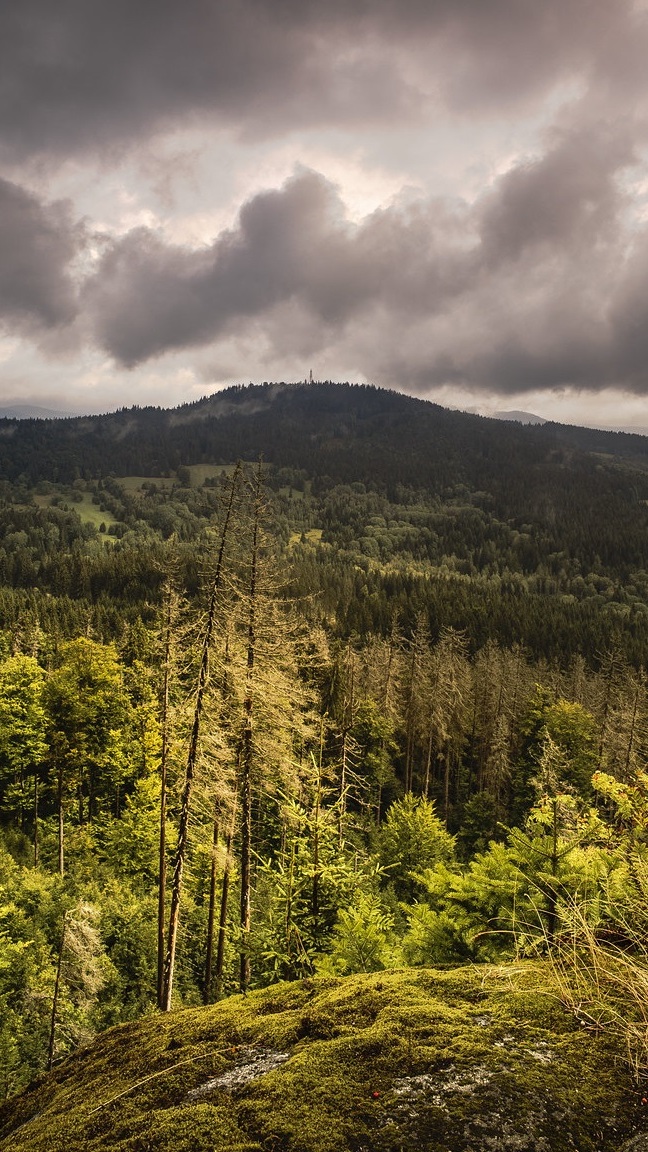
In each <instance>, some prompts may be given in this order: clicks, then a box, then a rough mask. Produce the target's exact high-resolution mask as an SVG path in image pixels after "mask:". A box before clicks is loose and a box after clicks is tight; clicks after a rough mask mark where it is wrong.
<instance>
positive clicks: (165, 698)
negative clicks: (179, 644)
mask: <svg viewBox="0 0 648 1152" xmlns="http://www.w3.org/2000/svg"><path fill="white" fill-rule="evenodd" d="M167 593H168V599H167V604H166V619H165V622H164V676H163V681H162V732H161V737H162V747H161V749H160V835H159V843H158V918H157V939H158V942H157V1003H158V1008H162V1009H163V1008H164V958H165V936H166V925H165V911H166V818H167V766H168V758H169V688H170V680H171V643H172V641H171V635H172V624H173V595H172V591H171V589H170V588H168V589H167Z"/></svg>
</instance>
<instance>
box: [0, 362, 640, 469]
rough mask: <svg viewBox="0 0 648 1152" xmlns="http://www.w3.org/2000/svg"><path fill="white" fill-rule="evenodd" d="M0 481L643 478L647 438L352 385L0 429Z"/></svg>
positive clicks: (229, 394) (235, 394) (261, 389)
mask: <svg viewBox="0 0 648 1152" xmlns="http://www.w3.org/2000/svg"><path fill="white" fill-rule="evenodd" d="M0 443H2V453H1V460H0V475H1V476H2V477H3V478H6V479H9V480H15V479H16V477H17V476H18V475H20V474H21V473H25V474H26V475H27V476H28V477H29V479H30V480H32V481H36V480H42V479H55V480H62V481H70V480H73V479H74V478H75V477H76V476H79V475H83V476H88V477H90V476H100V475H107V474H109V473H113V474H116V475H129V474H132V473H145V474H147V475H156V474H159V475H163V474H164V473H165V472H168V471H170V470H174V469H175V468H177V467H178V466H179V465H180V464H197V463H219V462H223V463H228V462H231V461H232V460H233V459H236V458H237V457H239V456H241V457H243V458H246V459H255V458H256V457H258V456H259V455H263V456H264V458H265V459H266V460H268V461H271V462H274V463H277V464H281V465H286V466H290V467H298V468H304V469H306V470H307V471H308V472H309V474H312V475H317V474H319V475H322V474H330V475H331V476H334V477H335V478H337V479H339V480H343V481H345V482H353V481H360V482H364V483H367V482H369V483H371V484H373V483H379V484H383V485H384V484H394V483H401V484H408V485H415V486H424V487H429V486H433V487H434V486H437V485H439V484H441V485H445V484H453V483H464V484H468V485H470V486H475V485H477V486H479V485H482V484H483V483H484V482H486V481H487V480H488V478H489V477H492V476H493V475H495V474H498V473H501V472H502V470H504V471H509V470H512V471H513V472H514V473H516V472H517V473H519V474H521V475H526V476H530V475H532V474H533V471H534V470H535V469H538V468H543V467H545V466H552V467H553V468H554V469H555V468H556V467H559V468H564V467H567V466H570V467H573V466H574V463H575V459H576V458H575V455H574V454H575V453H577V454H580V455H582V454H587V455H590V456H591V455H592V454H598V455H601V454H602V455H603V456H604V457H607V458H609V459H610V460H612V459H616V460H619V461H620V460H623V461H628V462H631V463H632V465H633V467H634V468H638V469H641V470H644V469H648V440H646V439H645V438H644V437H641V436H636V435H629V434H625V433H619V432H605V431H598V430H595V429H586V428H574V427H568V426H563V425H557V424H551V423H547V424H544V425H538V426H532V425H520V424H518V423H514V422H512V421H504V420H489V419H485V418H484V417H480V416H474V415H470V414H468V413H465V412H454V411H450V410H448V409H446V408H441V407H440V406H439V405H436V404H432V403H429V402H428V401H425V400H419V399H416V398H413V397H410V396H405V395H403V394H402V393H397V392H388V391H385V390H381V389H377V388H373V387H370V386H354V385H349V384H333V383H324V384H310V385H307V384H264V385H256V386H252V385H250V386H249V387H246V388H230V389H227V390H226V391H224V392H220V393H217V394H215V395H214V396H211V397H208V398H206V399H204V400H200V401H198V402H196V403H194V404H188V405H184V406H182V407H180V408H175V409H168V410H165V409H160V408H131V409H122V410H121V411H119V412H114V413H109V414H107V415H102V416H84V417H78V418H75V419H71V420H65V421H58V420H56V421H55V420H36V419H31V420H21V421H19V422H18V421H11V420H0Z"/></svg>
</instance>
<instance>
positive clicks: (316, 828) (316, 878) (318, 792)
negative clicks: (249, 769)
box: [311, 716, 324, 943]
mask: <svg viewBox="0 0 648 1152" xmlns="http://www.w3.org/2000/svg"><path fill="white" fill-rule="evenodd" d="M323 757H324V717H323V716H321V717H320V739H319V755H318V758H317V763H316V766H315V767H316V770H317V779H316V782H315V819H314V821H313V890H312V903H311V910H312V913H313V936H314V939H315V941H316V943H317V940H318V935H319V912H320V880H321V874H320V860H319V850H320V809H321V807H322V760H323Z"/></svg>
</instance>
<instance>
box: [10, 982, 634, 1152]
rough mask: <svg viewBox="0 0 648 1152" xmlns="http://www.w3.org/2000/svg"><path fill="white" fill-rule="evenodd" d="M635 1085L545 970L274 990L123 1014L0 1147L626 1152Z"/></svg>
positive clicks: (24, 1109) (23, 1107)
mask: <svg viewBox="0 0 648 1152" xmlns="http://www.w3.org/2000/svg"><path fill="white" fill-rule="evenodd" d="M643 1111H644V1106H643V1105H642V1093H641V1092H640V1091H638V1090H637V1088H636V1086H634V1085H633V1083H632V1080H631V1077H630V1074H629V1071H628V1069H627V1067H626V1064H625V1062H624V1058H623V1052H622V1051H621V1050H620V1048H619V1045H618V1043H617V1042H615V1041H614V1039H613V1038H611V1037H608V1036H606V1035H605V1034H603V1033H598V1034H593V1033H591V1032H587V1031H585V1030H584V1029H582V1028H580V1027H579V1026H578V1024H577V1022H576V1021H575V1020H574V1018H573V1017H572V1016H571V1015H570V1014H569V1013H568V1012H566V1011H565V1010H564V1009H563V1008H562V1006H561V1004H560V1000H559V998H558V996H557V994H556V992H555V990H554V989H553V987H552V984H551V979H550V976H549V975H548V974H547V972H546V971H545V970H544V969H543V968H542V967H541V966H538V965H529V966H520V967H517V968H494V967H484V968H461V969H457V970H453V971H445V972H439V971H421V970H416V971H413V970H407V971H402V972H401V971H398V972H380V973H376V974H373V975H367V976H352V977H347V978H345V979H337V980H336V979H315V980H305V981H303V982H301V983H294V984H281V985H275V986H273V987H271V988H268V989H265V990H263V991H261V992H255V993H252V994H251V995H249V996H247V997H245V998H244V997H241V996H236V997H233V998H232V999H230V1000H227V1001H224V1002H223V1003H221V1004H218V1005H214V1006H213V1007H210V1008H202V1009H190V1010H186V1011H184V1012H177V1013H173V1014H170V1015H168V1016H162V1017H156V1018H151V1019H147V1020H144V1021H141V1022H139V1023H137V1024H129V1025H125V1026H122V1027H119V1028H115V1029H113V1030H112V1031H110V1032H108V1033H106V1034H105V1035H103V1036H102V1037H100V1038H99V1039H98V1040H97V1041H96V1043H95V1044H93V1045H92V1047H90V1048H88V1049H86V1050H85V1051H83V1052H81V1053H79V1054H78V1055H77V1056H76V1057H74V1058H72V1059H70V1060H67V1061H66V1062H65V1063H64V1064H63V1065H61V1067H60V1068H58V1069H57V1070H56V1071H55V1072H54V1073H52V1074H51V1075H49V1076H46V1077H43V1078H42V1079H41V1080H40V1081H39V1082H38V1083H36V1084H35V1085H33V1086H32V1088H31V1089H30V1090H29V1091H27V1092H26V1093H24V1094H23V1095H22V1096H20V1097H18V1098H17V1099H15V1100H13V1101H10V1102H9V1103H8V1104H6V1105H5V1106H4V1108H3V1109H2V1111H1V1112H0V1149H1V1150H2V1152H9V1150H11V1152H94V1150H95V1149H113V1150H114V1152H225V1150H227V1152H234V1150H237V1152H260V1150H264V1152H266V1150H267V1152H279V1150H284V1149H285V1150H286V1152H347V1150H348V1152H410V1150H412V1152H413V1150H416V1152H481V1150H484V1152H486V1150H489V1152H527V1150H528V1152H574V1150H577V1152H618V1150H619V1148H620V1147H621V1145H622V1144H623V1141H624V1140H626V1139H630V1138H631V1137H632V1136H633V1134H636V1132H637V1131H638V1130H640V1129H641V1127H642V1125H641V1120H642V1117H643Z"/></svg>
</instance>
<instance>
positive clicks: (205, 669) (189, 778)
mask: <svg viewBox="0 0 648 1152" xmlns="http://www.w3.org/2000/svg"><path fill="white" fill-rule="evenodd" d="M239 472H240V466H239V465H238V464H237V466H236V468H235V470H234V475H233V476H232V481H231V487H230V495H229V501H228V505H227V511H226V513H225V519H224V521H223V528H222V531H221V538H220V547H219V551H218V560H217V562H216V571H215V573H214V579H213V581H212V589H211V596H210V600H209V608H208V611H207V622H206V624H205V632H204V636H203V643H202V654H201V660H200V672H199V674H198V690H197V692H196V702H195V705H194V715H193V725H192V729H191V738H190V741H189V751H188V753H187V765H186V768H185V779H184V787H183V790H182V804H181V808H180V820H179V823H178V846H177V849H176V857H175V866H174V869H173V885H172V889H171V908H170V910H169V932H168V939H167V949H166V956H165V959H164V988H163V1003H162V1007H163V1010H164V1011H165V1012H168V1011H169V1009H170V1008H171V995H172V991H173V970H174V967H175V956H176V945H177V940H178V923H179V920H180V896H181V892H182V873H183V870H184V864H185V858H186V854H187V839H188V835H189V814H190V811H191V793H192V789H193V782H194V776H195V771H196V763H197V760H198V744H199V740H200V725H201V720H202V711H203V705H204V701H205V690H206V688H207V681H208V679H209V652H210V648H211V642H212V634H213V631H214V624H215V621H216V609H217V606H218V601H219V596H220V590H221V583H222V576H223V560H224V556H225V545H226V543H227V538H228V533H229V528H230V522H231V518H232V509H233V506H234V495H235V492H236V488H237V485H238V477H239Z"/></svg>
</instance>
